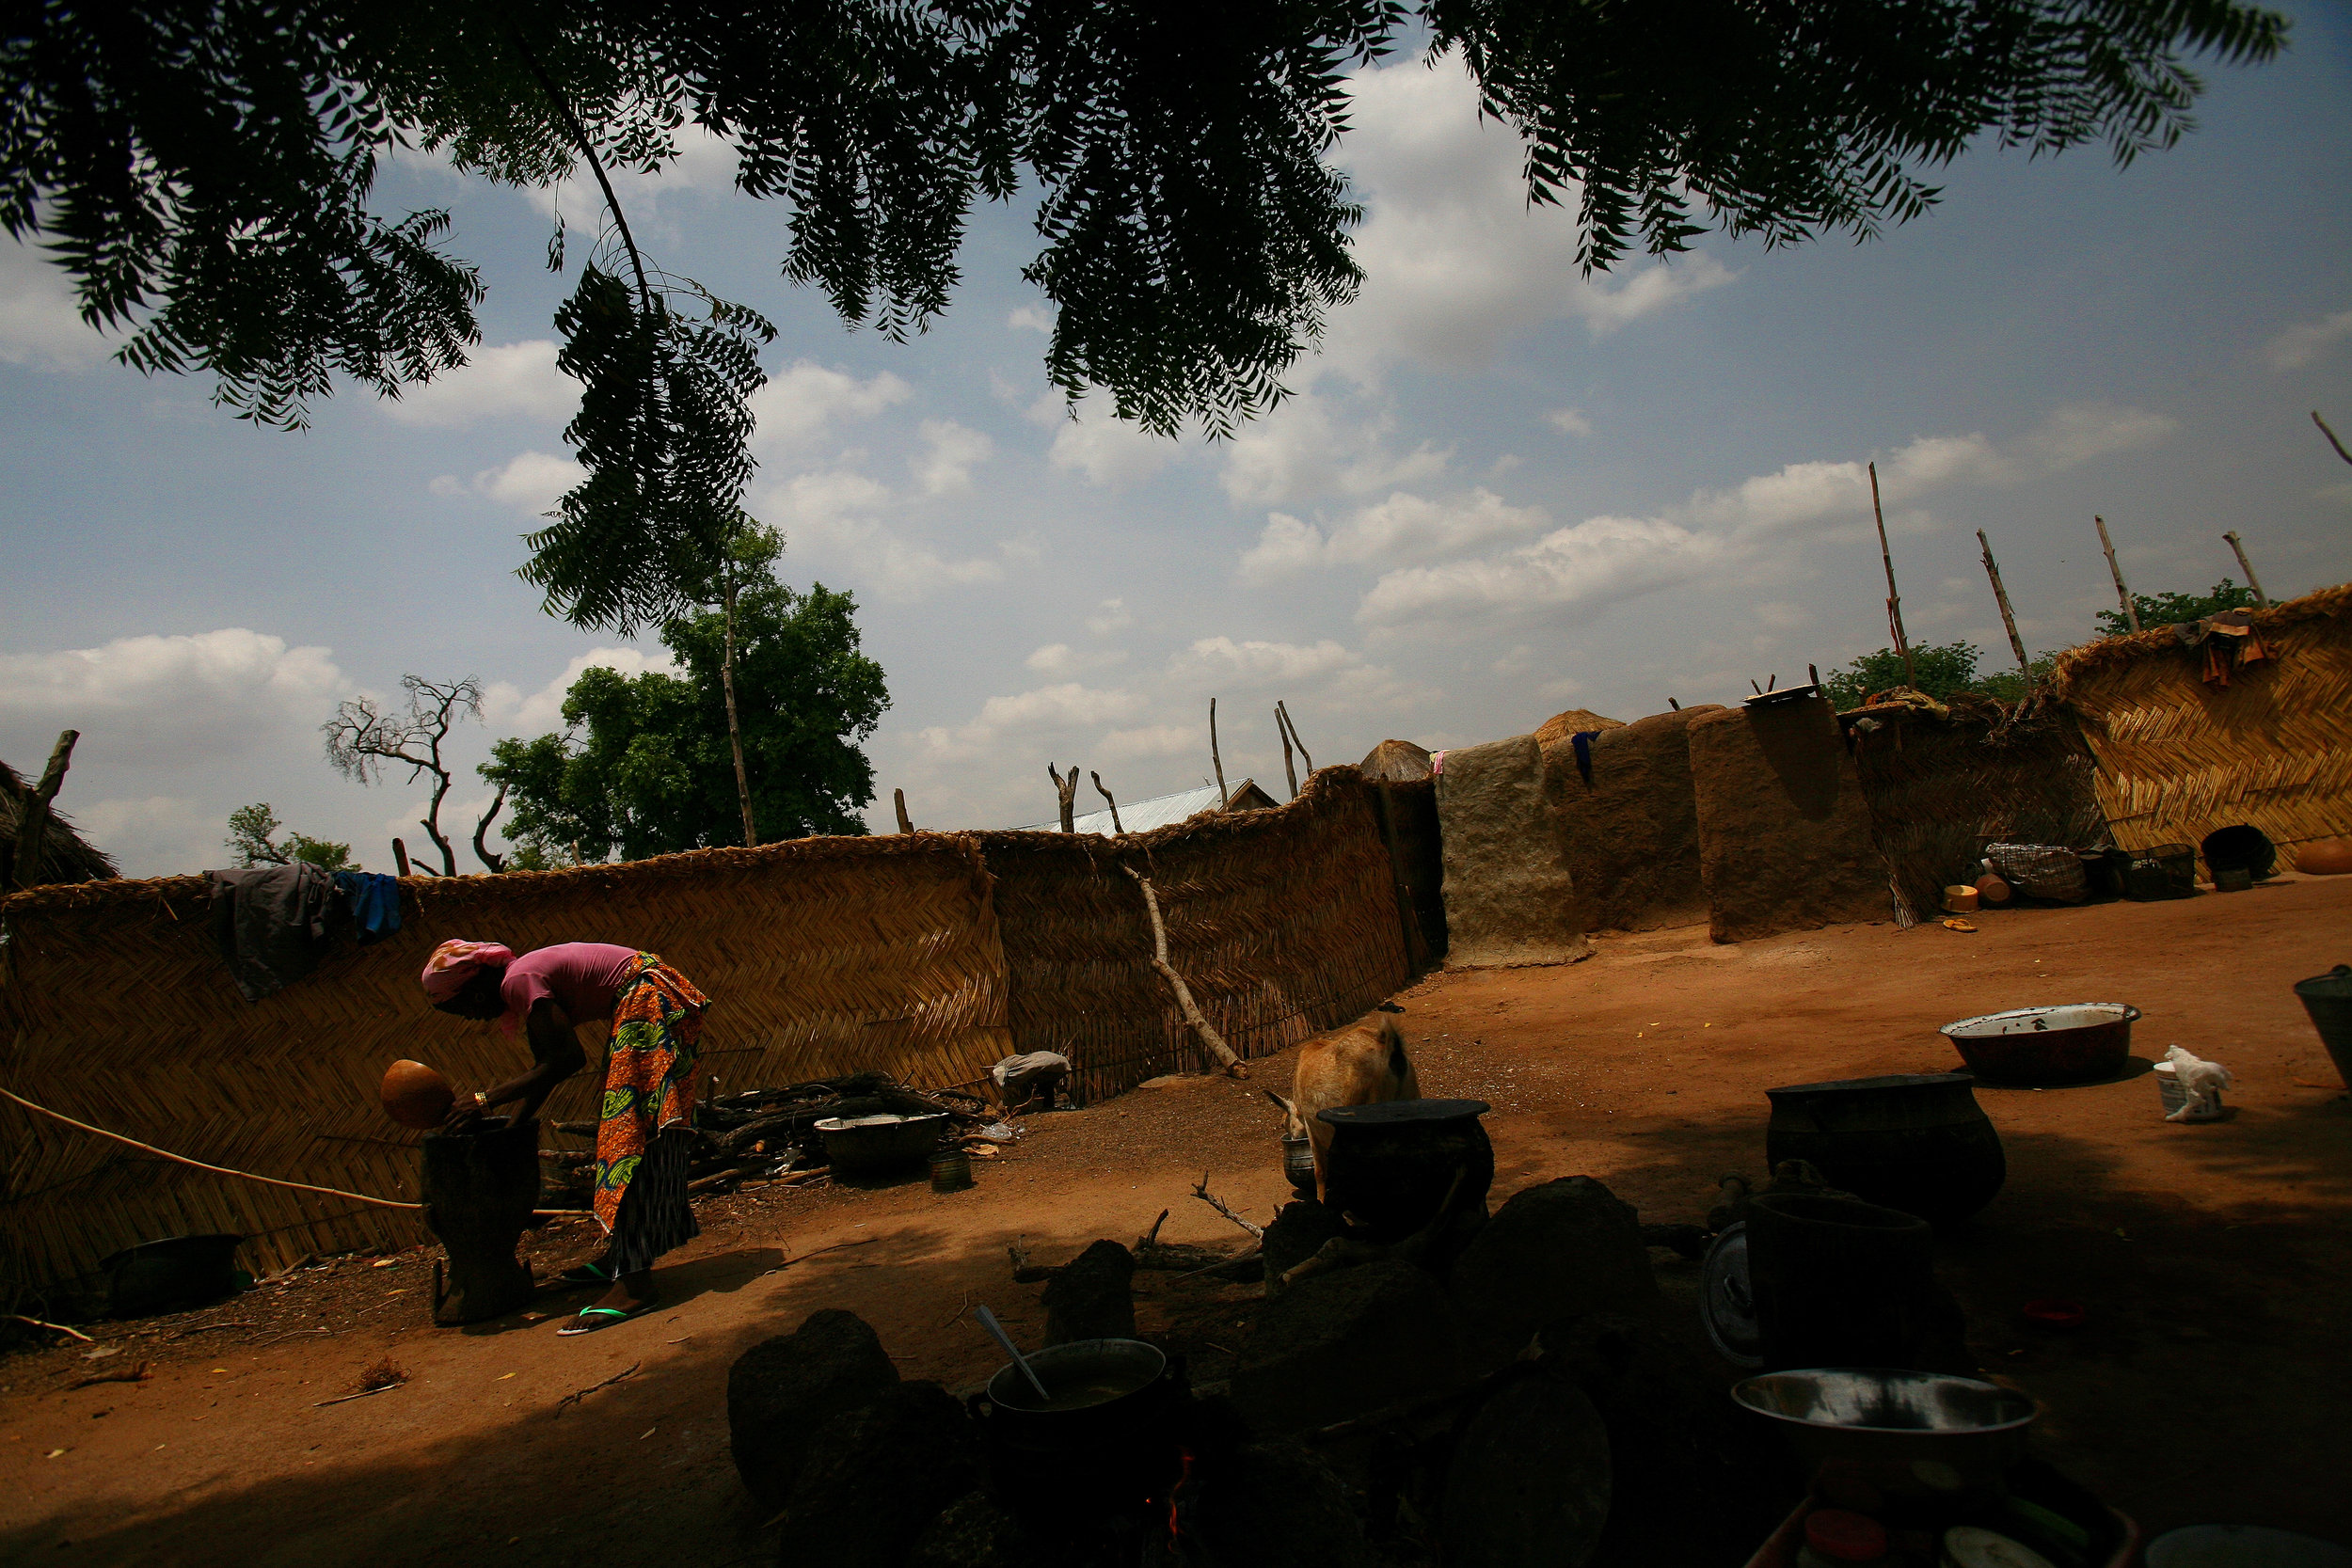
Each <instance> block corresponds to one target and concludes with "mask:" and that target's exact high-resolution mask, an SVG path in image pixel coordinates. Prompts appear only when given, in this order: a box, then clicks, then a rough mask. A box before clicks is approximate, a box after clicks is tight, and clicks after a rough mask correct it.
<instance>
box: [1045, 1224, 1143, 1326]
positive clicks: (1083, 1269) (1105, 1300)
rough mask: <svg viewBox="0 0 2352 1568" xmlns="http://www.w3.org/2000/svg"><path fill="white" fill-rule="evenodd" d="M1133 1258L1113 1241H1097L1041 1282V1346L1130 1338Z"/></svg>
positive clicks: (1133, 1317)
mask: <svg viewBox="0 0 2352 1568" xmlns="http://www.w3.org/2000/svg"><path fill="white" fill-rule="evenodd" d="M1135 1275H1136V1259H1135V1255H1134V1254H1132V1253H1130V1252H1129V1251H1128V1250H1127V1249H1126V1248H1125V1247H1123V1246H1120V1244H1119V1243H1117V1242H1096V1243H1094V1244H1093V1245H1091V1246H1089V1247H1088V1248H1087V1249H1086V1250H1085V1251H1084V1252H1082V1253H1080V1254H1078V1256H1077V1257H1075V1258H1073V1259H1071V1260H1070V1261H1069V1262H1067V1263H1065V1264H1063V1265H1062V1267H1061V1268H1060V1269H1058V1270H1057V1271H1056V1272H1055V1275H1054V1277H1053V1278H1051V1279H1049V1280H1047V1281H1046V1282H1045V1342H1046V1343H1047V1344H1049V1345H1066V1344H1069V1343H1070V1342H1071V1341H1072V1340H1073V1339H1132V1338H1135V1337H1136V1301H1135V1295H1134V1293H1133V1291H1132V1290H1131V1289H1130V1285H1131V1282H1132V1281H1133V1280H1134V1278H1135Z"/></svg>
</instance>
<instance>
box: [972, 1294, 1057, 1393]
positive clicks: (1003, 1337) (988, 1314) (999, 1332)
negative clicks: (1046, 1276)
mask: <svg viewBox="0 0 2352 1568" xmlns="http://www.w3.org/2000/svg"><path fill="white" fill-rule="evenodd" d="M972 1315H973V1316H974V1317H976V1318H977V1319H979V1320H980V1326H981V1327H982V1328H985V1329H987V1330H988V1331H989V1333H990V1334H991V1335H993V1336H994V1338H995V1340H996V1342H997V1343H998V1344H1000V1345H1002V1346H1004V1347H1005V1354H1007V1355H1009V1356H1011V1357H1012V1364H1013V1365H1014V1366H1016V1367H1018V1368H1020V1369H1021V1375H1022V1376H1023V1377H1025V1378H1027V1379H1028V1380H1029V1386H1030V1387H1032V1388H1034V1389H1036V1390H1037V1397H1038V1398H1039V1399H1041V1400H1043V1401H1045V1402H1047V1403H1048V1404H1051V1403H1052V1402H1053V1400H1054V1396H1053V1395H1051V1394H1049V1393H1047V1392H1046V1391H1045V1385H1044V1383H1043V1382H1042V1381H1041V1379H1040V1378H1039V1377H1038V1375H1037V1373H1036V1372H1035V1371H1034V1370H1031V1368H1030V1366H1029V1364H1028V1362H1026V1361H1025V1360H1024V1359H1022V1355H1021V1353H1020V1352H1019V1351H1017V1350H1015V1349H1014V1348H1013V1344H1012V1336H1011V1335H1009V1334H1007V1333H1006V1332H1005V1325H1004V1324H1002V1323H998V1322H997V1321H996V1314H995V1313H993V1312H992V1311H990V1310H989V1309H988V1308H987V1307H974V1308H972Z"/></svg>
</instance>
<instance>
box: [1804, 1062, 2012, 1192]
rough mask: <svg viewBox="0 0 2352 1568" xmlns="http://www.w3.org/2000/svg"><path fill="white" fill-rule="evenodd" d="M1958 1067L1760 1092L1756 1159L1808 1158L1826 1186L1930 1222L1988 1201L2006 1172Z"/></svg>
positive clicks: (1996, 1141) (1972, 1083)
mask: <svg viewBox="0 0 2352 1568" xmlns="http://www.w3.org/2000/svg"><path fill="white" fill-rule="evenodd" d="M1975 1088H1976V1080H1975V1079H1973V1078H1971V1077H1970V1076H1969V1075H1968V1074H1966V1073H1964V1072H1939V1073H1901V1074H1894V1075H1890V1076H1887V1077H1883V1078H1848V1079H1840V1080H1836V1081H1834V1082H1830V1083H1825V1084H1789V1085H1784V1086H1783V1087H1780V1088H1776V1089H1767V1090H1765V1091H1764V1092H1765V1095H1766V1097H1767V1098H1768V1099H1770V1100H1771V1101H1772V1121H1771V1123H1770V1125H1768V1126H1767V1127H1766V1129H1765V1132H1764V1153H1765V1158H1766V1159H1768V1160H1770V1161H1771V1162H1772V1164H1774V1165H1777V1164H1780V1163H1781V1162H1782V1161H1783V1160H1806V1161H1810V1162H1811V1163H1812V1164H1813V1167H1814V1168H1815V1169H1816V1170H1819V1171H1820V1173H1821V1175H1822V1176H1823V1177H1824V1178H1825V1179H1826V1180H1828V1181H1829V1182H1830V1184H1831V1185H1832V1186H1836V1187H1842V1188H1844V1189H1845V1190H1846V1191H1847V1192H1850V1193H1851V1194H1853V1195H1854V1196H1856V1197H1859V1198H1862V1199H1863V1200H1865V1201H1866V1202H1869V1203H1877V1204H1883V1205H1884V1206H1885V1207H1887V1208H1889V1209H1899V1210H1901V1211H1902V1212H1904V1213H1907V1214H1916V1215H1918V1216H1919V1217H1920V1218H1921V1219H1925V1220H1934V1221H1938V1222H1943V1221H1950V1220H1957V1219H1963V1218H1965V1217H1966V1216H1968V1215H1970V1214H1973V1213H1975V1212H1977V1211H1978V1210H1979V1209H1981V1208H1983V1207H1984V1206H1985V1205H1986V1204H1988V1203H1990V1202H1992V1201H1993V1195H1994V1194H1995V1193H1997V1192H1999V1191H2000V1190H2001V1181H2002V1179H2003V1178H2004V1177H2005V1176H2006V1175H2007V1174H2008V1166H2007V1163H2006V1162H2005V1161H2004V1160H2003V1159H2002V1156H2001V1139H2000V1135H1999V1134H1998V1133H1997V1132H1994V1130H1993V1123H1992V1122H1991V1120H1989V1119H1988V1118H1987V1117H1986V1116H1985V1114H1984V1111H1983V1108H1982V1107H1980V1106H1979V1105H1978V1103H1977V1097H1976V1094H1975V1092H1974V1091H1975Z"/></svg>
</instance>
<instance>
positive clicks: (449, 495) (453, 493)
mask: <svg viewBox="0 0 2352 1568" xmlns="http://www.w3.org/2000/svg"><path fill="white" fill-rule="evenodd" d="M587 474H588V470H587V469H585V468H583V467H580V465H579V464H578V463H575V462H573V461H572V460H571V459H570V458H568V457H558V456H557V455H555V454H554V453H553V452H546V451H526V452H521V453H518V454H516V456H515V457H514V458H512V459H510V460H509V461H508V462H506V463H505V464H503V465H501V467H495V468H485V469H483V470H482V471H481V472H480V473H477V474H475V475H474V476H473V478H472V479H470V480H460V479H459V478H458V477H457V476H456V475H455V474H442V475H439V476H438V477H437V478H436V479H435V480H434V481H433V483H432V484H431V485H430V486H429V488H430V489H431V490H432V492H433V493H434V494H435V495H437V496H440V497H443V498H445V499H454V498H456V497H460V496H465V495H476V496H484V497H486V498H488V499H491V500H494V501H499V502H501V503H503V504H504V505H507V506H511V507H513V508H515V509H516V511H518V512H522V513H526V514H528V515H531V516H533V517H544V516H546V515H548V513H549V512H552V511H554V510H555V503H556V502H557V501H560V500H562V499H564V495H565V494H566V493H567V492H568V491H570V490H571V488H572V487H573V486H574V485H576V484H578V483H580V481H581V480H582V479H585V478H586V477H587Z"/></svg>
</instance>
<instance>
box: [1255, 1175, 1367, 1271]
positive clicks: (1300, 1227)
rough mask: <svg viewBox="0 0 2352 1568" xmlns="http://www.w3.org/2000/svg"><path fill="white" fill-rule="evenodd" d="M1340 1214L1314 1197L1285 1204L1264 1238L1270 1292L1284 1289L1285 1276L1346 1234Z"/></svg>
mask: <svg viewBox="0 0 2352 1568" xmlns="http://www.w3.org/2000/svg"><path fill="white" fill-rule="evenodd" d="M1346 1228H1347V1227H1346V1226H1345V1225H1343V1223H1342V1222H1341V1219H1340V1216H1339V1214H1338V1212H1336V1211H1334V1210H1332V1209H1329V1208H1327V1207H1326V1206H1325V1205H1323V1204H1320V1203H1317V1202H1315V1201H1314V1200H1313V1199H1312V1198H1303V1197H1302V1198H1299V1199H1298V1200H1296V1201H1295V1202H1292V1203H1285V1204H1283V1205H1282V1207H1281V1209H1280V1211H1279V1212H1277V1213H1276V1214H1275V1216H1274V1223H1273V1224H1272V1225H1269V1226H1267V1227H1265V1235H1264V1236H1263V1238H1261V1242H1260V1244H1261V1247H1262V1248H1263V1252H1262V1256H1263V1258H1264V1259H1265V1278H1266V1293H1267V1294H1268V1295H1272V1294H1273V1293H1274V1292H1275V1291H1279V1290H1280V1289H1281V1285H1280V1281H1281V1278H1282V1275H1284V1274H1285V1273H1286V1272H1288V1271H1289V1270H1290V1269H1291V1268H1293V1267H1295V1265H1297V1264H1300V1263H1303V1262H1305V1261H1306V1260H1307V1259H1310V1258H1312V1257H1313V1256H1314V1255H1315V1253H1316V1252H1317V1250H1319V1249H1320V1248H1321V1247H1322V1245H1323V1243H1326V1242H1327V1241H1330V1240H1332V1239H1333V1238H1334V1237H1336V1236H1339V1235H1341V1234H1342V1233H1343V1232H1344V1231H1345V1229H1346Z"/></svg>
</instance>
